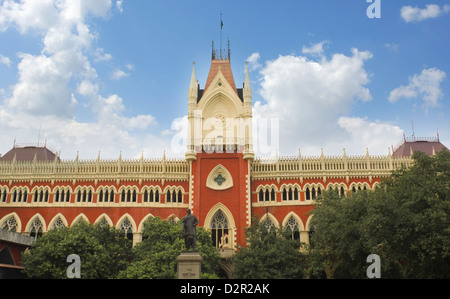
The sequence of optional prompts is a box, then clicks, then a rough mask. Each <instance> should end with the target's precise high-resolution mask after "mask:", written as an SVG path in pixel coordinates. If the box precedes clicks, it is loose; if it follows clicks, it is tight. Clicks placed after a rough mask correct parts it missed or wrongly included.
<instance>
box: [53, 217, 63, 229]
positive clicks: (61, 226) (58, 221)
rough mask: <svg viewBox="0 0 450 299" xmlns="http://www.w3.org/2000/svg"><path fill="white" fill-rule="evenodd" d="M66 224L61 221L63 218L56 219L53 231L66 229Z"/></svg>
mask: <svg viewBox="0 0 450 299" xmlns="http://www.w3.org/2000/svg"><path fill="white" fill-rule="evenodd" d="M64 227H65V225H64V222H63V221H62V220H61V217H58V219H56V221H55V223H53V227H52V229H59V228H64Z"/></svg>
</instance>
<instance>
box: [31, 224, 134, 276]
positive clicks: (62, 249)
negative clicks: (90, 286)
mask: <svg viewBox="0 0 450 299" xmlns="http://www.w3.org/2000/svg"><path fill="white" fill-rule="evenodd" d="M71 254H76V255H78V256H79V257H80V260H81V278H83V279H102V278H103V279H108V278H116V277H117V274H118V273H119V272H120V271H122V270H124V269H126V267H127V265H128V263H129V261H130V260H131V257H132V252H131V242H130V241H129V240H128V239H126V238H125V237H124V234H123V233H121V232H119V231H118V230H116V229H115V228H112V227H108V226H100V225H99V224H96V225H90V224H88V223H85V222H80V223H77V224H75V225H73V226H72V227H70V228H59V229H54V230H51V231H49V232H48V233H46V234H45V235H43V236H42V237H41V238H39V239H38V240H37V242H36V244H35V245H34V246H33V247H31V248H30V249H28V250H27V251H25V252H24V253H23V256H22V261H23V264H24V266H25V270H24V272H25V274H26V275H27V276H28V277H29V278H42V279H64V278H67V268H68V267H69V266H70V263H68V262H67V257H68V256H69V255H71Z"/></svg>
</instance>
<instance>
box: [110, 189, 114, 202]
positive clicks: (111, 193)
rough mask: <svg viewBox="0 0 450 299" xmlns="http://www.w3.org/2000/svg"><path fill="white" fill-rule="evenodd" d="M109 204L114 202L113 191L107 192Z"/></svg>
mask: <svg viewBox="0 0 450 299" xmlns="http://www.w3.org/2000/svg"><path fill="white" fill-rule="evenodd" d="M109 202H114V190H111V191H110V192H109Z"/></svg>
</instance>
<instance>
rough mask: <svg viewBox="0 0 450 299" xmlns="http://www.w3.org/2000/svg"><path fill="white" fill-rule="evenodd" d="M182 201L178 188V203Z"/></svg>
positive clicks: (181, 194)
mask: <svg viewBox="0 0 450 299" xmlns="http://www.w3.org/2000/svg"><path fill="white" fill-rule="evenodd" d="M182 202H183V193H182V192H181V190H178V203H182Z"/></svg>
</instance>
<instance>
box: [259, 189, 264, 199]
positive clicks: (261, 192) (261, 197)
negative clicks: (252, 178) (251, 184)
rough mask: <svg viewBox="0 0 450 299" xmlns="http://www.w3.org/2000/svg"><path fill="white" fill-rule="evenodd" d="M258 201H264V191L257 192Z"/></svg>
mask: <svg viewBox="0 0 450 299" xmlns="http://www.w3.org/2000/svg"><path fill="white" fill-rule="evenodd" d="M259 201H264V191H263V190H262V189H261V190H259Z"/></svg>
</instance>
